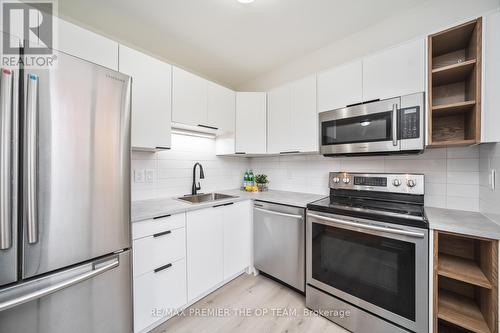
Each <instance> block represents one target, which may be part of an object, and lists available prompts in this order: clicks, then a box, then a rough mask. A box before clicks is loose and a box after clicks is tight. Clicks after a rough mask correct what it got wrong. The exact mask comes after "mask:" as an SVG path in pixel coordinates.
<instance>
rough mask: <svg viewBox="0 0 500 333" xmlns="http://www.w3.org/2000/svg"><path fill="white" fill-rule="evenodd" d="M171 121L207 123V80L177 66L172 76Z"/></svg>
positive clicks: (194, 123) (190, 123)
mask: <svg viewBox="0 0 500 333" xmlns="http://www.w3.org/2000/svg"><path fill="white" fill-rule="evenodd" d="M172 121H173V122H175V123H181V124H186V125H192V126H198V125H206V124H207V80H205V79H203V78H201V77H199V76H196V75H194V74H192V73H189V72H186V71H184V70H182V69H179V68H177V67H174V68H173V77H172Z"/></svg>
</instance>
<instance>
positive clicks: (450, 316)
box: [437, 289, 491, 333]
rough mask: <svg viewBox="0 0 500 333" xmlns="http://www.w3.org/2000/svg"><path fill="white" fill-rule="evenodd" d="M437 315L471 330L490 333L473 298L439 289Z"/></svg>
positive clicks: (478, 332)
mask: <svg viewBox="0 0 500 333" xmlns="http://www.w3.org/2000/svg"><path fill="white" fill-rule="evenodd" d="M437 317H438V318H439V319H441V320H444V321H447V322H449V323H452V324H455V325H458V326H460V327H463V328H465V329H467V330H469V331H472V332H476V333H491V331H490V329H489V327H488V325H487V324H486V321H485V319H484V317H483V314H482V313H481V310H480V309H479V307H478V306H477V305H476V303H475V302H474V300H473V299H471V298H468V297H465V296H461V295H458V294H455V293H453V292H450V291H447V290H443V289H440V290H439V301H438V315H437Z"/></svg>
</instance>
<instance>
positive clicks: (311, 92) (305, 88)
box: [290, 75, 318, 152]
mask: <svg viewBox="0 0 500 333" xmlns="http://www.w3.org/2000/svg"><path fill="white" fill-rule="evenodd" d="M316 100H317V97H316V75H313V76H309V77H306V78H304V79H302V80H298V81H295V82H294V83H292V115H291V117H290V123H291V130H290V144H291V149H290V150H292V151H295V150H297V151H299V152H315V151H318V111H317V106H316Z"/></svg>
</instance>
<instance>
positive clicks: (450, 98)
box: [428, 18, 482, 147]
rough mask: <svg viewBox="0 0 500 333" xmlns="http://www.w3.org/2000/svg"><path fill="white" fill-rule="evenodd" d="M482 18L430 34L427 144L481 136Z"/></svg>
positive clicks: (470, 140)
mask: <svg viewBox="0 0 500 333" xmlns="http://www.w3.org/2000/svg"><path fill="white" fill-rule="evenodd" d="M481 36H482V19H481V18H478V19H476V20H473V21H470V22H467V23H464V24H462V25H459V26H457V27H453V28H451V29H448V30H445V31H441V32H438V33H436V34H433V35H430V36H429V43H428V44H429V54H428V56H429V69H428V74H429V75H428V77H429V82H428V85H429V107H428V112H429V117H428V119H429V126H428V128H429V146H430V147H443V146H448V145H450V146H464V145H470V144H475V143H477V142H479V141H480V138H481V76H482V73H481V66H482V37H481Z"/></svg>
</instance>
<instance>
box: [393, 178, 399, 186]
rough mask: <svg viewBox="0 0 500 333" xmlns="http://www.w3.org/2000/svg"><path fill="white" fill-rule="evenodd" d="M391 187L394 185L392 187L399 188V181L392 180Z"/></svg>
mask: <svg viewBox="0 0 500 333" xmlns="http://www.w3.org/2000/svg"><path fill="white" fill-rule="evenodd" d="M392 185H394V186H396V187H398V186H400V185H401V181H400V180H399V179H394V180H393V181H392Z"/></svg>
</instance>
